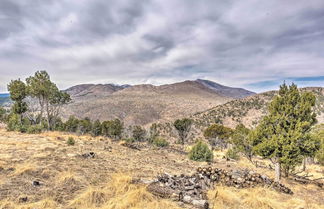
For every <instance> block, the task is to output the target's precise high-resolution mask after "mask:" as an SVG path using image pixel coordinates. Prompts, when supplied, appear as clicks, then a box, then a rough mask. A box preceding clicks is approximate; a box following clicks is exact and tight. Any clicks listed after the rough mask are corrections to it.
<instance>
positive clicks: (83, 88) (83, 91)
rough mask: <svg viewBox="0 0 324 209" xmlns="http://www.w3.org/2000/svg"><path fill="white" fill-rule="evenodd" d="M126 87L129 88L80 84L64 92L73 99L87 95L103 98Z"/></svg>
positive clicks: (112, 85)
mask: <svg viewBox="0 0 324 209" xmlns="http://www.w3.org/2000/svg"><path fill="white" fill-rule="evenodd" d="M127 87H129V85H122V86H119V85H115V84H81V85H76V86H73V87H71V88H68V89H67V90H65V91H66V92H67V93H69V94H70V95H71V96H74V97H82V96H87V95H90V96H103V95H110V94H112V93H114V92H116V91H119V90H122V89H124V88H127Z"/></svg>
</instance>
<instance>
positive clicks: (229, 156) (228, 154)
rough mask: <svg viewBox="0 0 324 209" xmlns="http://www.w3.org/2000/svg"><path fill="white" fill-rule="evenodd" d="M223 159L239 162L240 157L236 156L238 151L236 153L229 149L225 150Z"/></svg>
mask: <svg viewBox="0 0 324 209" xmlns="http://www.w3.org/2000/svg"><path fill="white" fill-rule="evenodd" d="M225 157H226V158H227V159H233V160H239V159H240V156H239V154H238V151H236V150H235V149H229V150H227V152H226V154H225Z"/></svg>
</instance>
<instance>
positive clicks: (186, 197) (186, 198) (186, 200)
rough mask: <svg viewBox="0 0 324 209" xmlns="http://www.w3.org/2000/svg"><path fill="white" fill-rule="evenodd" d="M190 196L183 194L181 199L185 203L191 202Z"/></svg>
mask: <svg viewBox="0 0 324 209" xmlns="http://www.w3.org/2000/svg"><path fill="white" fill-rule="evenodd" d="M191 200H192V199H191V197H190V196H189V195H186V196H183V199H182V201H183V202H185V203H191Z"/></svg>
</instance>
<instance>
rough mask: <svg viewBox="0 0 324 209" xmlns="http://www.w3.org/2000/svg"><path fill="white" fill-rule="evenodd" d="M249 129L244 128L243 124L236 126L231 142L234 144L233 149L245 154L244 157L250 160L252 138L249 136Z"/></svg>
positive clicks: (251, 155)
mask: <svg viewBox="0 0 324 209" xmlns="http://www.w3.org/2000/svg"><path fill="white" fill-rule="evenodd" d="M249 134H250V129H248V128H246V127H245V126H244V125H243V124H239V125H237V126H236V128H235V130H234V132H233V135H232V139H231V142H232V143H233V145H234V146H235V149H236V150H237V151H239V152H241V153H243V154H244V155H245V157H246V158H247V159H248V160H249V161H251V162H252V157H253V152H252V148H253V147H252V140H251V138H250V137H249Z"/></svg>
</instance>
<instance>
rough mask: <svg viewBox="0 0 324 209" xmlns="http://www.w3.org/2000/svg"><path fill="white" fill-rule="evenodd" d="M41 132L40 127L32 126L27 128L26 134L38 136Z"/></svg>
mask: <svg viewBox="0 0 324 209" xmlns="http://www.w3.org/2000/svg"><path fill="white" fill-rule="evenodd" d="M41 132H42V126H41V125H32V126H29V127H28V128H27V133H29V134H39V133H41Z"/></svg>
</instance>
